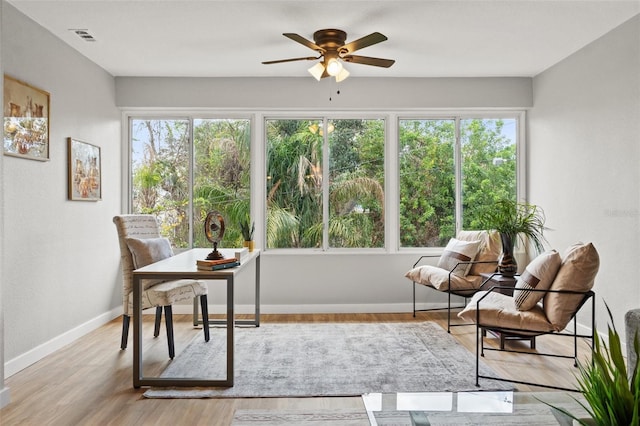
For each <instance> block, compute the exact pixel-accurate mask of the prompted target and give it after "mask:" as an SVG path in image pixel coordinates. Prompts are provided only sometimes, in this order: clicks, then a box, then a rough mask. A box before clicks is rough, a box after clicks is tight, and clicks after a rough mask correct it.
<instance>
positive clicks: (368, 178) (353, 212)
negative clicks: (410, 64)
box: [327, 120, 385, 248]
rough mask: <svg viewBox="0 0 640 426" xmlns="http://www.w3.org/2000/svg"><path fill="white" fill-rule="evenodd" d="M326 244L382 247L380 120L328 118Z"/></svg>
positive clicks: (382, 206) (382, 131) (382, 148)
mask: <svg viewBox="0 0 640 426" xmlns="http://www.w3.org/2000/svg"><path fill="white" fill-rule="evenodd" d="M327 131H328V136H329V137H328V139H329V152H330V158H329V162H330V167H329V169H330V176H329V183H330V187H329V246H330V247H361V248H362V247H384V140H385V136H384V120H331V121H329V122H328V126H327Z"/></svg>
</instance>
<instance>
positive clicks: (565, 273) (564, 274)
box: [458, 243, 599, 391]
mask: <svg viewBox="0 0 640 426" xmlns="http://www.w3.org/2000/svg"><path fill="white" fill-rule="evenodd" d="M558 257H559V255H558ZM598 269H599V256H598V253H597V251H596V250H595V248H594V247H593V245H592V244H591V243H587V244H582V243H578V244H575V245H573V246H571V247H569V249H568V250H567V251H566V252H565V255H564V257H563V259H562V261H561V264H560V266H559V268H556V269H555V271H557V273H555V274H554V276H553V277H552V278H551V280H550V281H551V282H550V284H549V286H548V287H547V286H546V285H540V287H541V288H535V286H533V287H531V286H528V285H527V282H528V283H535V284H538V283H542V282H543V280H544V279H540V277H536V276H534V274H528V271H529V266H527V270H525V272H524V273H523V275H522V277H521V279H519V280H518V283H517V284H516V289H515V292H514V296H513V297H511V296H508V295H505V294H501V293H499V292H498V291H499V290H500V287H499V286H496V287H492V288H491V289H489V290H487V291H480V292H477V293H476V294H475V295H474V296H473V298H472V299H471V301H470V302H469V304H468V305H467V306H466V307H465V309H464V310H463V311H461V312H460V313H459V314H458V316H459V317H460V318H462V319H465V320H467V321H471V322H473V323H474V324H475V325H476V339H477V340H476V385H477V386H479V379H492V380H499V381H505V382H511V383H518V384H524V385H531V386H539V387H544V388H551V389H558V390H568V391H576V389H572V388H566V387H559V386H555V385H549V384H544V383H534V382H526V381H523V380H518V379H513V378H501V377H495V376H485V375H482V374H480V370H479V363H480V357H484V355H485V351H506V352H511V353H518V354H523V355H529V356H532V355H538V356H548V357H557V358H568V359H573V360H574V366H577V365H578V338H583V339H586V340H587V342H588V343H589V344H590V345H591V347H593V338H594V333H595V294H594V292H593V291H592V290H591V288H592V287H593V284H594V280H595V276H596V274H597V272H598ZM555 271H554V272H555ZM545 287H546V288H545ZM519 297H520V298H521V299H520V300H519ZM525 298H530V299H529V301H528V302H525V303H521V302H522V299H525ZM589 300H591V303H590V305H591V321H590V322H591V323H590V324H587V326H588V327H590V330H591V333H590V334H578V331H577V321H576V315H577V314H578V312H579V311H580V310H581V309H582V308H583V306H585V304H587V302H588V301H589ZM529 302H530V303H529ZM531 305H532V306H531ZM529 306H531V307H529ZM518 307H520V308H521V309H522V308H528V309H522V310H520V309H518ZM572 320H573V327H572V328H573V330H572V331H569V330H568V329H567V326H568V325H569V322H571V321H572ZM487 331H489V332H492V333H494V334H498V335H506V336H509V337H512V338H514V339H516V340H518V339H531V338H532V337H535V336H541V335H553V336H557V337H570V338H573V353H572V354H571V355H568V354H563V353H550V352H539V351H538V350H534V349H535V348H532V350H530V351H526V350H520V349H518V348H516V347H511V346H510V347H509V348H503V347H501V348H500V349H498V348H494V347H491V346H486V345H485V336H486V335H487V334H486V332H487ZM589 340H590V342H589Z"/></svg>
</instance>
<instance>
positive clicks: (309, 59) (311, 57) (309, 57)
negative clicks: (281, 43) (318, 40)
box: [263, 56, 322, 65]
mask: <svg viewBox="0 0 640 426" xmlns="http://www.w3.org/2000/svg"><path fill="white" fill-rule="evenodd" d="M320 58H322V56H318V57H317V58H316V57H315V56H305V57H304V58H291V59H278V60H275V61H265V62H263V64H264V65H270V64H280V63H282V62H293V61H315V60H316V59H320Z"/></svg>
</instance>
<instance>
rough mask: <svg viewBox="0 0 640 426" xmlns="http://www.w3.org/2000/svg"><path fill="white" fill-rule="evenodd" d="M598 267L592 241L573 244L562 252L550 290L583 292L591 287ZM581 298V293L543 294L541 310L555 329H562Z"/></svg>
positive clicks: (598, 257) (597, 259) (596, 254)
mask: <svg viewBox="0 0 640 426" xmlns="http://www.w3.org/2000/svg"><path fill="white" fill-rule="evenodd" d="M599 268H600V256H599V255H598V252H597V251H596V249H595V247H594V246H593V244H592V243H586V244H584V243H576V244H574V245H572V246H571V247H569V248H568V249H567V251H566V252H565V254H564V257H563V259H562V264H561V265H560V269H559V270H558V274H557V275H556V278H555V279H554V280H553V283H552V284H551V290H571V291H579V292H583V293H586V292H587V291H589V290H591V288H592V287H593V284H594V281H595V278H596V274H597V273H598V269H599ZM583 299H584V295H582V294H568V293H564V294H563V293H547V295H546V296H545V297H544V300H543V307H544V313H545V314H546V315H547V318H548V319H549V322H551V323H552V324H553V325H554V327H555V329H556V330H557V331H560V330H563V329H564V328H565V327H566V325H567V324H568V323H569V321H570V320H571V318H572V316H573V315H574V314H575V312H576V310H577V309H578V306H579V305H580V303H581V302H582V300H583Z"/></svg>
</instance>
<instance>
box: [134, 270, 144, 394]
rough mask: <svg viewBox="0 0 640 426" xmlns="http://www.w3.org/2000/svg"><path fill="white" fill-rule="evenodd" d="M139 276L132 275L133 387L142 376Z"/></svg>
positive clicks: (138, 385) (138, 384)
mask: <svg viewBox="0 0 640 426" xmlns="http://www.w3.org/2000/svg"><path fill="white" fill-rule="evenodd" d="M140 281H141V280H140V278H138V277H136V276H134V277H133V312H132V314H133V387H134V388H136V389H138V388H139V387H140V385H141V383H140V380H141V378H142V374H141V370H142V302H141V300H140V299H141V294H140V293H141V289H140V285H141V282H140Z"/></svg>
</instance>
